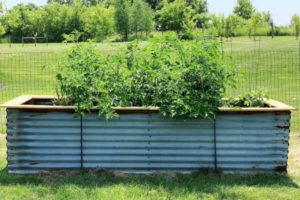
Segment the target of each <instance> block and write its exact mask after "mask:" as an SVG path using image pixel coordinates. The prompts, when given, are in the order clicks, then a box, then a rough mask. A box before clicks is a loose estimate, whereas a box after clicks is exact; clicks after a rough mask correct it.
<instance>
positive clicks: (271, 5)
mask: <svg viewBox="0 0 300 200" xmlns="http://www.w3.org/2000/svg"><path fill="white" fill-rule="evenodd" d="M2 1H3V0H2ZM4 2H5V5H6V7H7V8H8V9H9V8H11V7H13V6H14V5H16V4H18V3H29V2H32V3H34V4H36V5H44V4H45V3H46V2H47V0H4ZM252 2H253V5H254V7H255V8H256V9H257V10H258V11H260V12H261V11H270V12H271V14H272V16H273V20H274V22H275V24H276V25H278V26H279V25H289V24H290V19H291V17H292V15H293V14H295V13H296V14H298V15H300V0H252ZM235 4H236V0H208V8H209V11H210V12H213V13H224V14H225V15H229V14H230V13H231V12H232V10H233V7H234V6H235Z"/></svg>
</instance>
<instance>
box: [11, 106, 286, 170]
mask: <svg viewBox="0 0 300 200" xmlns="http://www.w3.org/2000/svg"><path fill="white" fill-rule="evenodd" d="M289 118H290V115H289V114H288V113H265V114H264V113H256V114H251V115H245V114H219V115H218V116H217V120H216V140H217V143H216V146H217V150H216V153H217V167H218V169H219V170H221V171H223V172H226V173H231V172H232V173H249V172H260V171H269V172H271V171H276V170H278V167H281V168H282V167H284V166H286V163H287V152H288V136H289V129H288V127H289ZM82 130H83V167H84V168H107V169H117V170H125V171H126V170H128V171H131V172H137V173H138V172H143V173H145V172H147V171H152V170H176V171H184V172H190V171H194V170H199V169H207V168H210V169H213V168H214V161H215V149H214V123H213V121H209V120H199V119H193V120H171V119H165V118H162V117H160V116H159V115H158V114H122V115H120V117H119V119H116V120H110V121H106V120H105V119H99V118H98V116H97V115H95V114H88V115H86V116H85V117H84V118H83V129H82ZM80 138H81V137H80V119H78V118H77V119H75V118H74V117H73V114H70V113H64V112H48V113H41V112H40V113H34V112H28V111H22V110H21V109H8V111H7V140H8V143H7V146H8V150H7V151H8V169H9V172H11V173H34V172H40V171H44V170H45V171H47V170H52V169H70V168H71V169H80V166H81V149H80Z"/></svg>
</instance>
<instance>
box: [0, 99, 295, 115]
mask: <svg viewBox="0 0 300 200" xmlns="http://www.w3.org/2000/svg"><path fill="white" fill-rule="evenodd" d="M54 98H56V97H55V96H53V95H23V96H19V97H17V98H15V99H13V100H11V101H8V102H6V103H4V104H2V105H1V106H0V107H3V108H17V109H37V110H38V109H45V110H74V109H75V108H76V107H75V106H51V105H30V104H25V103H26V102H28V101H30V100H32V99H54ZM265 102H266V104H268V105H269V106H271V107H269V108H254V107H253V108H231V107H220V108H219V110H218V111H220V112H274V111H292V110H296V109H295V108H293V107H291V106H289V105H286V104H284V103H281V102H279V101H276V100H273V99H265ZM92 109H93V110H97V108H96V107H94V108H92ZM114 109H115V110H116V111H133V112H134V111H152V112H153V111H159V107H114Z"/></svg>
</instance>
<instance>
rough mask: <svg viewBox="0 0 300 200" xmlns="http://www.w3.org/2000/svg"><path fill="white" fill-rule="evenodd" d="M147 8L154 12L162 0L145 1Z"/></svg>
mask: <svg viewBox="0 0 300 200" xmlns="http://www.w3.org/2000/svg"><path fill="white" fill-rule="evenodd" d="M145 1H146V2H147V3H148V4H149V6H150V7H151V8H152V9H153V10H156V9H157V8H158V6H159V5H160V4H161V2H162V0H145Z"/></svg>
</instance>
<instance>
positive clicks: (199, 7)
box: [186, 0, 209, 28]
mask: <svg viewBox="0 0 300 200" xmlns="http://www.w3.org/2000/svg"><path fill="white" fill-rule="evenodd" d="M186 5H187V6H190V7H191V8H192V10H193V13H192V15H193V19H194V21H195V23H196V27H197V28H205V27H206V23H207V22H208V19H209V18H208V16H207V13H208V4H207V0H186Z"/></svg>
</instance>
